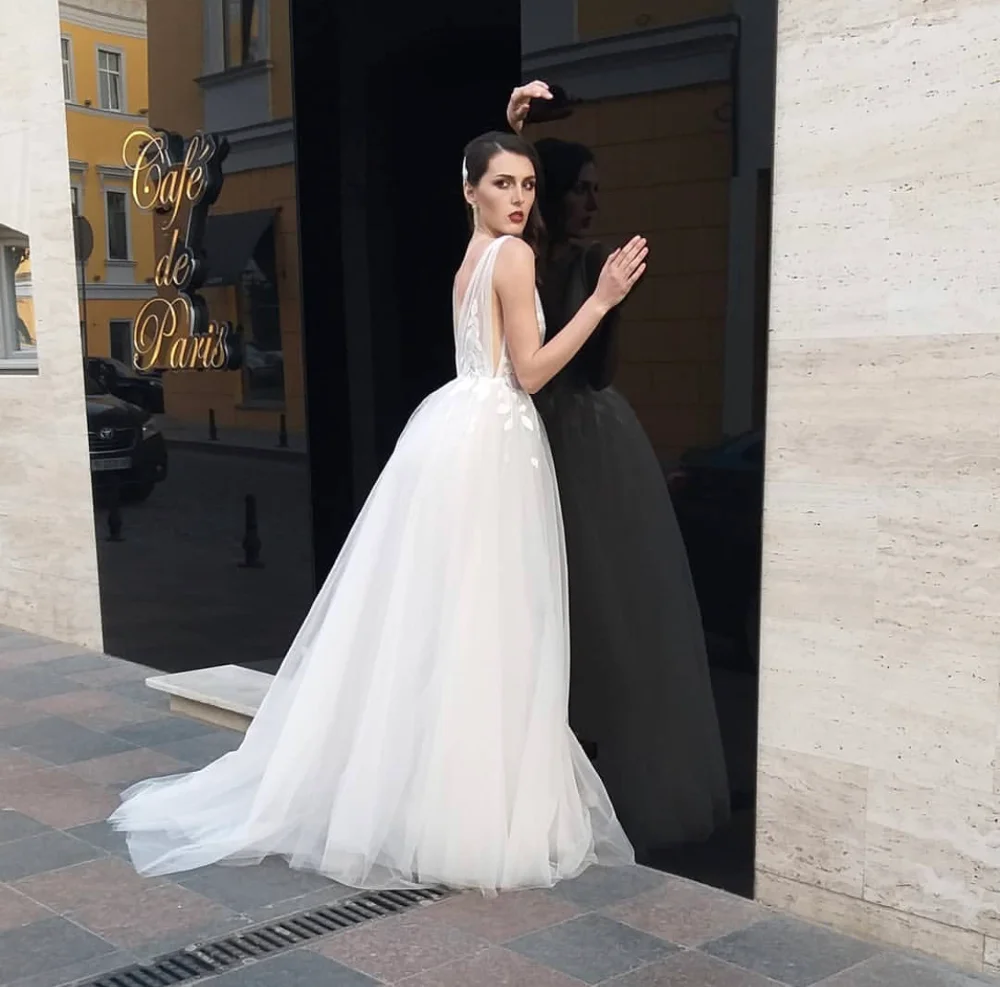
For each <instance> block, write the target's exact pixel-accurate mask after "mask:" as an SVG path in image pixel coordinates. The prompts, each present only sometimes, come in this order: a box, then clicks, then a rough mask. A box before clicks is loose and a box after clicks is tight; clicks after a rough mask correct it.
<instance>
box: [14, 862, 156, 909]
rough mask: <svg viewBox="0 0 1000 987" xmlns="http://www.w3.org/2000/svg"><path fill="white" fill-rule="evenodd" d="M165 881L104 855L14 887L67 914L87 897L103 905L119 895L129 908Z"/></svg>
mask: <svg viewBox="0 0 1000 987" xmlns="http://www.w3.org/2000/svg"><path fill="white" fill-rule="evenodd" d="M166 883H168V879H167V878H165V877H141V876H140V875H139V874H136V872H135V871H134V870H133V869H132V867H131V865H129V864H127V863H126V862H125V861H123V860H119V859H115V858H111V857H102V858H99V859H95V860H91V861H87V862H86V863H82V864H79V865H78V866H76V867H70V868H67V869H66V870H63V871H59V872H58V873H54V874H38V875H35V876H34V877H28V878H25V879H24V880H23V881H18V882H17V884H16V885H15V890H17V891H19V892H20V893H21V894H25V895H27V896H28V897H29V898H31V899H32V900H33V901H37V902H38V903H39V904H42V905H45V906H46V907H47V908H51V909H52V911H54V912H58V913H59V914H60V915H64V914H68V913H70V912H73V911H74V910H75V909H77V908H78V907H80V906H81V905H85V904H86V903H87V901H88V900H90V901H93V902H95V903H96V904H98V905H103V904H105V903H107V902H110V901H113V900H114V898H115V897H118V898H120V900H121V902H122V905H123V907H127V906H128V902H130V901H132V900H134V899H135V898H139V897H141V896H142V895H143V894H144V893H145V892H146V891H148V890H150V889H151V888H155V887H159V886H160V885H162V884H166Z"/></svg>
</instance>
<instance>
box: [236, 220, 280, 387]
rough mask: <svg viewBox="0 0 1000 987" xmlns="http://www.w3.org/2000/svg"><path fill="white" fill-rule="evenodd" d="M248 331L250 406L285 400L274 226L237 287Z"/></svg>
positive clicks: (245, 375) (245, 380)
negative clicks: (251, 404)
mask: <svg viewBox="0 0 1000 987" xmlns="http://www.w3.org/2000/svg"><path fill="white" fill-rule="evenodd" d="M236 310H237V314H238V318H239V322H240V325H241V326H242V328H243V332H244V342H245V346H244V366H243V397H244V400H245V401H246V402H248V403H255V402H256V403H260V402H271V401H275V402H281V401H284V399H285V366H284V363H285V361H284V354H283V351H282V346H281V318H280V314H279V305H278V286H277V275H276V265H275V242H274V227H273V226H272V227H269V228H268V229H267V231H266V232H265V233H264V234H263V236H261V238H260V240H259V241H258V242H257V247H256V249H255V250H254V253H253V257H252V258H251V260H250V262H249V264H247V266H246V268H245V269H244V271H243V274H242V275H241V277H240V283H239V285H238V286H237V301H236Z"/></svg>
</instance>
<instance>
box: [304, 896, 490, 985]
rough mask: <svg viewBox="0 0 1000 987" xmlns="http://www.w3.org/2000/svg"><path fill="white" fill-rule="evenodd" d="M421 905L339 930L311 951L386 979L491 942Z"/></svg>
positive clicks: (399, 977) (412, 972) (390, 980)
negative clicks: (345, 929)
mask: <svg viewBox="0 0 1000 987" xmlns="http://www.w3.org/2000/svg"><path fill="white" fill-rule="evenodd" d="M428 912H429V909H428V910H426V911H425V910H424V909H417V910H416V911H412V912H407V913H404V914H403V915H399V916H395V917H393V918H385V919H379V920H377V921H374V922H370V923H368V924H366V925H362V926H359V927H358V928H356V929H349V930H347V931H346V932H341V933H338V934H337V935H334V936H332V937H330V938H329V939H324V940H322V941H320V942H319V943H317V944H316V945H315V946H314V947H312V948H313V949H315V950H316V951H317V952H319V953H321V954H322V955H323V956H325V957H327V958H328V959H332V960H337V961H338V962H340V963H343V964H344V965H345V966H348V967H351V968H352V969H355V970H360V971H361V972H362V973H365V974H368V975H369V976H371V977H375V978H376V979H377V980H381V981H383V982H386V983H393V982H394V981H396V980H402V979H403V978H404V977H411V976H414V975H415V974H418V973H423V972H425V971H427V970H432V969H434V968H435V967H439V966H441V965H443V964H444V963H448V962H450V961H452V960H457V959H462V958H464V957H467V956H471V955H474V954H475V953H478V952H480V951H481V950H484V949H486V948H487V947H488V946H489V943H488V942H487V941H486V940H485V939H483V938H481V937H479V936H474V935H472V934H470V933H468V932H464V931H463V930H461V929H457V928H454V927H452V926H450V925H447V924H446V923H443V922H438V921H436V920H435V919H434V917H433V915H432V914H428Z"/></svg>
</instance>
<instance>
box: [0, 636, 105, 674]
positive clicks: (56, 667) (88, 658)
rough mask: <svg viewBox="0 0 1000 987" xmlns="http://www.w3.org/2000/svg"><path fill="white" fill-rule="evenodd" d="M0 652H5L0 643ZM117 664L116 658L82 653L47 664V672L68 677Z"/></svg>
mask: <svg viewBox="0 0 1000 987" xmlns="http://www.w3.org/2000/svg"><path fill="white" fill-rule="evenodd" d="M0 650H3V642H2V641H0ZM114 663H115V659H114V658H109V657H108V656H107V655H102V654H98V653H97V652H94V651H81V652H80V654H76V655H70V656H69V657H67V658H53V659H52V660H51V661H47V662H45V670H46V671H47V672H56V673H58V674H59V675H67V674H70V673H78V672H98V671H101V669H104V668H111V667H112V666H113V665H114Z"/></svg>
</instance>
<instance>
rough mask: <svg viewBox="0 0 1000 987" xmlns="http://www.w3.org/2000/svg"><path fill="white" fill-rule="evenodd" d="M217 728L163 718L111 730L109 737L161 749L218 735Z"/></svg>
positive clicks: (172, 717) (184, 719)
mask: <svg viewBox="0 0 1000 987" xmlns="http://www.w3.org/2000/svg"><path fill="white" fill-rule="evenodd" d="M218 729H219V728H218V727H215V726H212V725H211V724H209V723H202V722H201V721H200V720H189V719H187V718H186V717H182V716H164V717H160V718H159V719H156V720H150V721H148V722H147V723H133V724H130V725H129V726H124V727H119V728H118V729H117V730H112V731H111V735H112V736H113V737H117V738H118V739H119V740H124V741H127V742H128V743H130V744H135V745H136V747H161V746H162V745H163V744H172V743H177V742H178V741H181V740H191V739H192V738H201V737H206V736H210V735H213V734H215V733H218Z"/></svg>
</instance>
